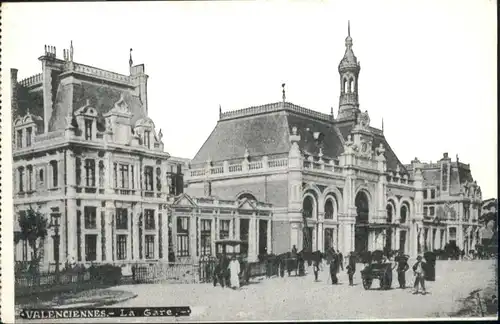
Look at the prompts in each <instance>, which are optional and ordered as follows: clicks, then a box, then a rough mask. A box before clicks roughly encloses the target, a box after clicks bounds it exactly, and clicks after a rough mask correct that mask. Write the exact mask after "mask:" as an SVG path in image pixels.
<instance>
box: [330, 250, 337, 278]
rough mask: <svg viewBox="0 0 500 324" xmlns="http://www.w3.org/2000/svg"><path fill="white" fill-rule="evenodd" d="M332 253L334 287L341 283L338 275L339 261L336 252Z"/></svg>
mask: <svg viewBox="0 0 500 324" xmlns="http://www.w3.org/2000/svg"><path fill="white" fill-rule="evenodd" d="M332 252H333V254H332V258H331V260H330V277H331V278H332V285H336V284H338V282H339V280H338V278H337V273H338V271H339V259H338V255H337V254H336V253H335V250H333V249H332Z"/></svg>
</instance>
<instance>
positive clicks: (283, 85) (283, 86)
mask: <svg viewBox="0 0 500 324" xmlns="http://www.w3.org/2000/svg"><path fill="white" fill-rule="evenodd" d="M281 87H282V88H283V102H285V100H286V95H285V84H284V83H283V84H282V85H281Z"/></svg>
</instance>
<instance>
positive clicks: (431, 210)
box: [429, 207, 434, 216]
mask: <svg viewBox="0 0 500 324" xmlns="http://www.w3.org/2000/svg"><path fill="white" fill-rule="evenodd" d="M429 215H430V216H434V207H429Z"/></svg>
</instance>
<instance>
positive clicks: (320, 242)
mask: <svg viewBox="0 0 500 324" xmlns="http://www.w3.org/2000/svg"><path fill="white" fill-rule="evenodd" d="M323 228H324V226H323V223H322V222H321V223H319V224H318V236H317V238H318V242H317V244H316V245H317V250H319V251H322V252H324V251H323V250H324V247H325V244H324V234H325V231H324V230H323Z"/></svg>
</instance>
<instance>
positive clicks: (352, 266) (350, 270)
mask: <svg viewBox="0 0 500 324" xmlns="http://www.w3.org/2000/svg"><path fill="white" fill-rule="evenodd" d="M346 269H347V275H348V276H349V286H354V274H355V273H356V257H355V255H354V252H351V253H350V254H349V262H348V264H347V267H346Z"/></svg>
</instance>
